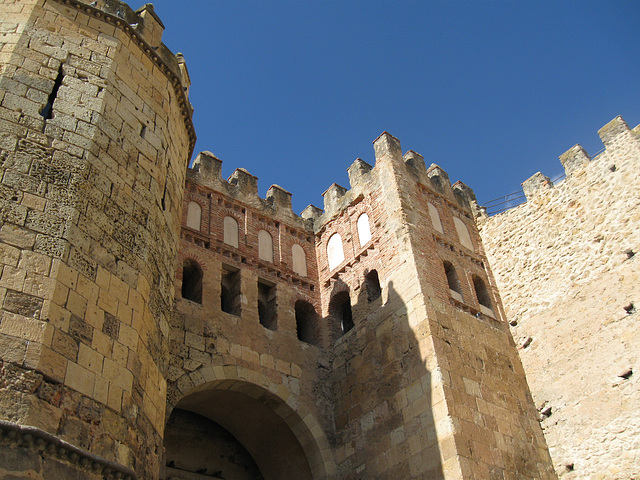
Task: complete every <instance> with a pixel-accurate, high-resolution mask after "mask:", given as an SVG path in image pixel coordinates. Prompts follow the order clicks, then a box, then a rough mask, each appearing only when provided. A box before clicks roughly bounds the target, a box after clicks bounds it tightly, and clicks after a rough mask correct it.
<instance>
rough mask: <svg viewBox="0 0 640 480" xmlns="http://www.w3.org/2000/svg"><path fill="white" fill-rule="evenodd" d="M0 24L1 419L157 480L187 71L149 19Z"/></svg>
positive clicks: (18, 6) (59, 15) (2, 14)
mask: <svg viewBox="0 0 640 480" xmlns="http://www.w3.org/2000/svg"><path fill="white" fill-rule="evenodd" d="M0 19H1V20H0V34H1V35H0V179H1V182H0V242H1V244H2V255H0V305H1V306H2V312H1V317H0V345H2V349H1V351H2V361H3V362H4V363H3V367H2V383H1V384H0V395H2V396H3V398H4V399H5V401H3V402H2V403H1V406H0V418H2V419H5V420H11V421H15V422H18V423H20V424H23V425H31V426H33V427H37V428H40V429H42V430H44V431H46V432H49V433H51V434H55V435H57V436H59V437H60V438H62V439H64V440H66V441H69V442H70V443H73V444H75V445H77V446H78V447H80V448H83V449H86V450H88V451H90V452H93V453H96V452H99V453H100V454H101V455H104V456H105V457H106V458H107V459H108V460H111V461H114V462H117V463H120V464H122V465H124V466H126V467H130V468H133V469H135V470H136V471H137V473H138V475H139V476H140V477H141V478H155V477H157V474H158V471H159V459H158V456H157V451H158V450H160V449H161V448H162V447H161V442H162V440H161V438H162V432H163V429H164V420H165V415H164V409H165V399H166V381H165V374H166V370H167V368H168V364H167V354H168V351H169V318H170V311H171V307H172V302H173V297H174V290H173V287H174V278H175V261H176V257H177V246H178V241H179V228H178V227H179V222H180V216H181V205H182V195H183V185H184V177H185V167H186V164H187V162H188V159H189V156H190V154H191V150H192V148H193V144H194V141H195V134H194V132H193V126H192V124H191V108H190V105H189V104H188V100H187V98H186V93H185V91H186V89H188V85H189V80H188V75H187V73H186V68H185V66H184V62H183V61H182V59H181V57H176V56H174V55H173V54H171V52H169V51H168V49H167V48H166V47H164V45H161V44H160V42H159V38H160V36H161V34H162V28H161V23H159V21H158V20H157V18H156V17H155V14H153V11H152V7H144V8H143V9H142V10H141V11H140V12H137V13H136V12H133V11H132V10H131V9H130V8H129V7H127V6H126V5H125V4H123V3H121V2H117V1H113V0H109V1H99V2H93V3H92V2H89V1H86V2H78V1H76V0H73V1H54V0H26V1H23V0H20V1H13V0H3V1H0ZM131 25H134V27H132V26H131ZM136 25H137V26H136ZM152 47H153V48H152ZM10 371H11V372H12V373H11V374H9V372H10ZM12 375H16V376H17V377H16V378H19V379H21V378H31V376H33V375H35V378H39V379H40V385H39V386H37V388H36V387H35V386H34V388H29V389H26V387H24V388H23V387H20V386H19V385H18V384H17V383H16V378H12ZM51 390H53V391H55V392H57V393H55V394H51V395H49V394H48V393H47V392H50V391H51ZM61 468H62V467H61ZM65 476H66V474H62V473H60V475H59V476H58V478H62V477H65ZM69 478H71V477H69Z"/></svg>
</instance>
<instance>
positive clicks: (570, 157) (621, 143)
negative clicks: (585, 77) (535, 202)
mask: <svg viewBox="0 0 640 480" xmlns="http://www.w3.org/2000/svg"><path fill="white" fill-rule="evenodd" d="M639 132H640V125H639V126H637V127H636V128H634V129H631V128H630V127H629V125H628V124H627V122H625V121H624V119H623V118H622V117H620V116H617V117H615V118H614V119H613V120H611V121H610V122H609V123H607V124H606V125H605V126H604V127H602V128H601V129H600V130H598V135H599V136H600V139H601V140H602V143H603V145H604V150H603V151H601V152H599V153H598V154H597V155H596V157H594V158H593V159H592V158H591V156H590V155H589V154H588V153H587V151H586V150H585V149H584V148H583V147H582V146H581V145H579V144H576V145H574V146H573V147H571V148H570V149H569V150H567V151H566V152H564V153H563V154H562V155H560V156H559V157H558V158H559V160H560V163H561V164H562V166H563V168H564V172H565V176H566V177H567V178H570V177H575V176H579V175H581V174H582V173H581V172H583V171H584V169H585V168H588V167H589V165H590V164H592V163H599V164H602V163H603V162H606V161H607V159H609V158H610V157H611V156H612V155H613V156H616V155H619V154H620V153H621V152H628V151H638V149H640V135H639ZM605 167H607V168H612V169H613V170H612V171H615V169H616V168H617V167H615V165H605ZM594 168H595V167H594ZM553 187H554V182H553V181H552V180H551V179H550V178H549V177H547V176H546V175H543V174H542V173H540V172H537V173H535V174H534V175H532V176H531V177H529V178H528V179H527V180H525V181H524V182H523V183H522V189H523V191H524V194H525V196H526V198H527V200H531V199H533V198H534V197H536V196H538V195H539V194H541V193H543V192H545V191H549V190H551V189H553Z"/></svg>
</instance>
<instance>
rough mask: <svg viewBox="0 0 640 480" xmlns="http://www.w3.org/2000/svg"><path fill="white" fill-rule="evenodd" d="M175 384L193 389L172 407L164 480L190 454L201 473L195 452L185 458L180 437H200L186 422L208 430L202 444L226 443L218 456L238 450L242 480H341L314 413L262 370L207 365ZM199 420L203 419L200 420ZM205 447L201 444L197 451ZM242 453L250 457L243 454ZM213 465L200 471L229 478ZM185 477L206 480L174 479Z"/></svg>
mask: <svg viewBox="0 0 640 480" xmlns="http://www.w3.org/2000/svg"><path fill="white" fill-rule="evenodd" d="M177 383H178V384H182V385H185V384H188V385H190V387H191V388H187V389H184V390H186V391H184V390H183V392H182V393H183V396H182V398H181V399H180V400H179V401H178V402H177V403H176V405H174V406H173V409H172V414H171V416H170V417H169V420H168V423H167V429H166V430H165V458H166V463H167V464H168V465H169V467H167V477H166V478H169V477H170V476H171V475H172V474H175V472H173V471H171V472H169V471H170V470H172V468H171V466H176V467H178V466H180V465H182V467H181V468H185V467H184V465H185V463H182V464H181V463H180V462H181V461H183V460H184V461H185V462H187V460H186V458H185V457H186V456H189V457H190V458H191V459H192V460H191V464H192V466H191V467H189V468H188V470H190V471H191V472H197V469H196V466H197V465H196V463H195V462H194V461H193V458H194V452H193V450H191V451H190V452H189V454H188V455H186V456H185V452H186V451H187V450H185V448H186V447H185V444H184V442H182V443H181V441H180V438H187V437H189V438H191V439H193V438H196V437H194V435H193V432H187V431H185V430H184V429H185V428H189V424H188V422H185V419H190V420H189V421H191V422H194V421H195V422H198V423H199V425H197V426H196V428H195V429H198V430H200V431H201V432H202V431H203V430H208V431H209V432H210V435H209V436H208V437H207V438H206V439H203V441H206V442H214V441H216V442H223V443H224V445H222V444H219V445H218V446H217V447H216V448H215V451H216V455H218V456H219V457H223V456H225V455H226V456H229V454H224V453H222V450H221V449H226V451H227V452H231V451H232V452H234V453H233V455H234V456H235V461H236V463H242V464H243V465H246V468H245V470H246V472H247V473H243V475H244V478H247V479H249V478H250V479H251V480H253V479H262V478H263V479H264V480H289V479H291V478H295V479H299V480H307V479H308V480H334V479H336V478H337V476H336V468H335V463H334V460H333V455H332V452H331V449H330V448H329V444H328V441H327V439H326V437H325V435H324V432H323V430H322V428H321V427H320V425H319V424H318V422H317V421H316V419H315V417H314V415H313V414H312V413H311V412H309V411H307V410H306V409H305V408H304V407H303V406H301V405H300V404H299V399H298V397H297V396H296V395H295V394H293V393H291V392H290V391H289V390H288V389H287V388H285V387H284V386H283V385H278V384H275V383H273V382H272V381H271V380H270V379H269V378H268V377H266V376H264V375H262V374H261V373H259V372H256V371H253V370H249V369H247V368H244V367H237V366H225V367H211V366H209V367H203V368H201V369H199V370H196V371H195V372H192V373H190V374H185V375H184V376H183V378H182V379H179V380H178V382H177ZM198 418H200V419H202V420H200V421H198ZM206 422H211V427H207V428H204V429H203V425H204V424H205V423H206ZM213 422H215V423H213ZM216 424H217V425H219V426H220V427H221V428H218V427H216V426H215V425H216ZM192 425H194V424H193V423H192ZM181 429H182V430H181ZM195 429H194V430H195ZM225 432H228V435H226V434H225ZM198 438H202V436H201V437H198ZM234 442H236V443H237V444H236V443H234ZM201 447H202V444H200V445H199V447H198V448H201ZM212 450H213V449H212ZM243 450H244V451H245V453H246V456H243V455H244V453H243ZM181 452H182V453H181ZM180 455H182V458H180ZM238 459H241V460H240V461H239V460H238ZM251 462H255V466H256V467H257V469H258V470H259V471H260V474H259V475H255V474H253V473H251V472H252V471H253V470H251V469H252V468H253V467H252V466H251ZM214 463H215V462H214V461H213V460H212V459H209V460H208V463H207V462H203V461H201V462H200V464H198V465H201V466H200V467H198V469H200V470H201V471H204V470H205V468H207V470H206V473H205V474H206V475H208V476H210V477H211V475H212V474H213V475H214V476H213V478H225V477H224V472H222V473H220V470H221V468H216V467H215V466H214ZM229 468H231V467H229ZM217 475H219V476H217ZM251 475H253V476H251ZM183 477H184V478H185V479H200V478H206V477H204V476H202V477H200V476H197V473H191V474H188V473H186V472H185V473H184V474H183V475H177V476H176V478H183ZM229 478H231V477H229ZM238 478H240V477H238Z"/></svg>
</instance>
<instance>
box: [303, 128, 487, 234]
mask: <svg viewBox="0 0 640 480" xmlns="http://www.w3.org/2000/svg"><path fill="white" fill-rule="evenodd" d="M373 147H374V154H375V163H374V165H373V166H371V165H370V164H369V163H367V162H365V161H364V160H362V159H361V158H357V159H356V160H354V162H353V163H352V164H351V165H350V166H349V168H347V173H348V175H349V184H350V187H351V188H350V189H347V188H345V187H343V186H341V185H338V184H337V183H334V184H332V185H331V186H330V187H329V188H327V189H326V190H325V191H324V193H323V194H322V196H323V198H324V211H322V210H320V209H318V208H316V207H313V208H308V209H305V211H304V212H303V217H305V218H310V219H313V222H314V227H315V229H316V233H317V232H318V231H319V230H321V229H322V228H323V225H325V224H326V223H327V222H329V221H331V220H332V219H333V218H335V217H336V216H338V215H340V213H341V212H342V211H343V210H344V209H345V208H347V207H348V206H349V205H351V204H353V202H355V201H357V199H359V198H361V196H362V195H363V194H366V193H367V189H369V188H371V185H372V184H373V183H375V182H374V181H373V180H374V179H373V176H378V175H380V174H381V170H386V171H389V170H390V171H391V172H392V175H397V174H400V175H402V174H406V173H408V174H409V175H408V176H409V177H410V178H412V179H413V180H414V181H415V182H416V183H418V184H421V185H423V186H424V187H426V188H427V189H428V190H431V191H433V192H435V193H438V194H440V195H443V196H445V197H446V198H447V199H449V200H450V201H451V202H453V203H455V204H457V205H458V206H460V207H461V208H463V209H464V210H467V211H475V210H476V209H478V207H477V202H476V197H475V194H474V193H473V190H471V188H469V187H468V186H467V185H465V184H464V183H462V182H456V183H455V184H454V185H453V186H452V185H451V181H450V180H449V175H448V174H447V172H445V171H444V170H443V169H442V168H441V167H439V166H438V165H436V164H431V166H430V167H429V168H427V166H426V164H425V161H424V157H423V156H422V155H420V154H419V153H417V152H415V151H413V150H408V151H407V152H406V153H405V154H404V155H403V154H402V148H401V146H400V140H398V139H397V138H396V137H394V136H393V135H391V134H390V133H388V132H383V133H381V134H380V135H379V136H378V138H376V139H375V140H374V141H373Z"/></svg>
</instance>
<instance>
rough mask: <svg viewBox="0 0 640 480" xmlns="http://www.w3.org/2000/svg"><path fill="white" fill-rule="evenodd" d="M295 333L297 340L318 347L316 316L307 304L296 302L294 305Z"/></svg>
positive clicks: (311, 306)
mask: <svg viewBox="0 0 640 480" xmlns="http://www.w3.org/2000/svg"><path fill="white" fill-rule="evenodd" d="M295 311H296V332H297V334H298V340H301V341H303V342H305V343H309V344H311V345H316V346H317V345H320V332H319V325H318V314H317V313H316V309H315V308H313V305H311V304H310V303H309V302H305V301H304V300H298V301H297V302H296V305H295Z"/></svg>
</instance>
